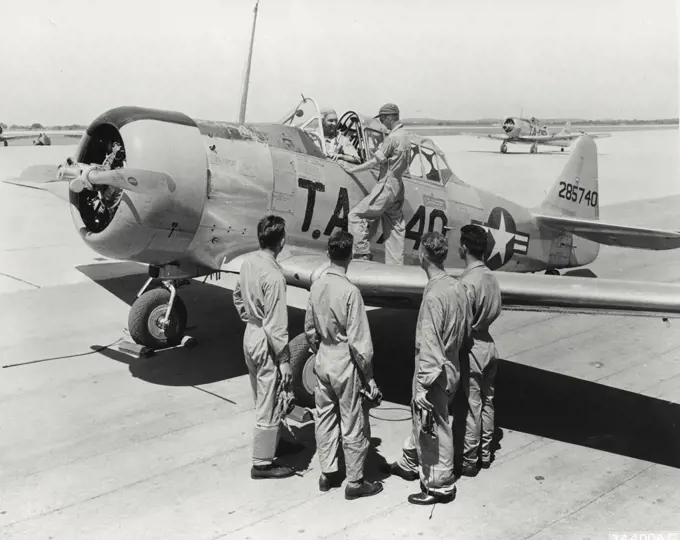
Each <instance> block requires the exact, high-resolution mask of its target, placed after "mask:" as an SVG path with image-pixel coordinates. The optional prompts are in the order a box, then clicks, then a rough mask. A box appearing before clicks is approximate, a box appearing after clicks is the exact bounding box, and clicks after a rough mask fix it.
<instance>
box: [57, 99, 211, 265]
mask: <svg viewBox="0 0 680 540" xmlns="http://www.w3.org/2000/svg"><path fill="white" fill-rule="evenodd" d="M75 157H76V159H75V162H71V164H68V163H67V164H66V166H64V167H63V169H62V171H61V174H62V178H63V179H64V180H68V181H69V187H70V200H71V213H72V215H73V218H74V221H75V224H76V227H77V228H78V230H79V231H80V234H81V236H82V238H83V240H84V241H85V242H86V243H87V244H88V245H89V246H90V247H91V248H92V249H94V250H95V251H97V252H98V253H100V254H103V255H105V256H109V257H112V258H120V259H132V260H137V261H140V262H146V263H150V264H159V265H162V264H166V263H168V261H173V260H176V259H180V258H181V257H182V256H184V254H185V253H186V251H187V249H188V247H189V245H190V243H191V241H192V240H193V238H194V236H195V234H196V231H197V230H198V227H199V223H200V219H201V216H202V213H203V207H204V205H205V201H206V198H207V191H208V171H209V169H208V159H207V154H206V148H205V144H204V142H203V137H202V135H201V134H200V132H199V129H198V127H197V126H196V124H195V123H194V121H193V120H191V119H190V118H189V117H186V116H184V115H181V114H180V113H174V112H170V111H160V110H155V109H143V108H132V107H121V108H118V109H112V110H111V111H107V112H106V113H104V114H103V115H102V116H101V117H99V118H98V119H96V120H95V121H94V122H93V123H92V124H91V125H90V127H89V128H88V132H87V136H86V137H85V138H84V139H83V141H81V145H80V147H79V149H78V151H77V155H76V156H75ZM92 163H99V164H101V165H99V166H95V167H92V166H91V165H85V164H92Z"/></svg>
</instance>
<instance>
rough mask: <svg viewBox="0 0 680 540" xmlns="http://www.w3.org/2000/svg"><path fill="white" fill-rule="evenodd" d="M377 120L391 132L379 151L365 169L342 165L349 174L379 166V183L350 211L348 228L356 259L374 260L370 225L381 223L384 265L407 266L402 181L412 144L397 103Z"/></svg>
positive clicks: (382, 112) (386, 106)
mask: <svg viewBox="0 0 680 540" xmlns="http://www.w3.org/2000/svg"><path fill="white" fill-rule="evenodd" d="M375 118H379V119H380V122H381V123H382V124H383V125H384V126H385V127H386V128H387V129H388V130H390V133H389V134H388V135H387V137H386V138H385V140H384V141H383V142H382V144H381V145H380V148H378V150H376V152H375V155H374V156H373V158H371V159H370V160H369V161H367V162H366V163H364V164H363V165H359V166H357V167H349V166H345V165H344V164H343V166H344V167H345V170H346V171H347V172H348V173H349V174H356V173H358V172H361V171H368V170H369V169H372V168H374V167H376V166H378V165H379V166H380V174H379V176H378V183H377V184H376V185H375V187H374V188H373V189H372V190H371V192H370V193H369V194H368V196H367V197H365V198H364V199H363V200H362V201H360V202H359V204H357V205H356V206H355V207H354V208H353V209H352V210H351V211H350V213H349V216H348V228H349V232H351V233H352V235H353V236H354V258H355V259H367V260H371V259H372V258H373V257H372V255H371V249H370V247H371V246H370V244H369V241H368V237H369V232H370V222H373V221H375V220H377V219H380V220H381V221H382V229H383V235H384V236H385V263H386V264H404V238H405V235H406V224H405V223H404V214H403V212H402V207H403V205H404V183H403V182H402V179H401V177H402V174H403V173H404V171H405V170H406V168H407V167H408V160H409V151H410V141H409V138H408V133H407V132H406V130H405V129H404V125H403V124H402V123H401V122H400V121H399V107H397V106H396V105H395V104H394V103H386V104H385V105H383V106H382V107H380V111H379V112H378V114H377V116H376V117H375Z"/></svg>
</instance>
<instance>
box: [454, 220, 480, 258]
mask: <svg viewBox="0 0 680 540" xmlns="http://www.w3.org/2000/svg"><path fill="white" fill-rule="evenodd" d="M460 243H461V245H463V246H465V247H466V248H467V250H468V252H469V253H470V255H472V256H473V257H475V258H477V259H481V258H482V257H484V252H485V251H486V231H485V230H484V229H482V228H481V227H480V226H479V225H472V224H470V225H465V226H463V227H462V228H461V229H460Z"/></svg>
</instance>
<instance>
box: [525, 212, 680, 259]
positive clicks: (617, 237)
mask: <svg viewBox="0 0 680 540" xmlns="http://www.w3.org/2000/svg"><path fill="white" fill-rule="evenodd" d="M534 218H535V219H536V223H537V224H538V225H539V226H545V227H550V228H552V229H557V230H561V231H566V232H570V233H573V234H575V235H577V236H581V237H583V238H585V239H586V240H592V241H593V242H597V243H599V244H605V245H607V246H619V247H629V248H637V249H653V250H664V249H676V248H680V232H676V231H666V230H662V229H647V228H643V227H629V226H627V225H613V224H611V223H605V222H603V221H599V220H589V219H582V218H573V217H564V216H546V215H541V214H534Z"/></svg>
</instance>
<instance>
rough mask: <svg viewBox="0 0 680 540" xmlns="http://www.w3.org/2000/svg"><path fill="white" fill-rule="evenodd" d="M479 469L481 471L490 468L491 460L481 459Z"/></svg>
mask: <svg viewBox="0 0 680 540" xmlns="http://www.w3.org/2000/svg"><path fill="white" fill-rule="evenodd" d="M480 467H481V468H482V469H488V468H489V467H491V460H490V459H483V460H482V461H481V464H480Z"/></svg>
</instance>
